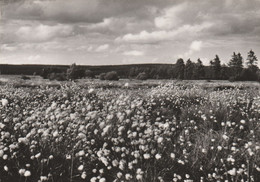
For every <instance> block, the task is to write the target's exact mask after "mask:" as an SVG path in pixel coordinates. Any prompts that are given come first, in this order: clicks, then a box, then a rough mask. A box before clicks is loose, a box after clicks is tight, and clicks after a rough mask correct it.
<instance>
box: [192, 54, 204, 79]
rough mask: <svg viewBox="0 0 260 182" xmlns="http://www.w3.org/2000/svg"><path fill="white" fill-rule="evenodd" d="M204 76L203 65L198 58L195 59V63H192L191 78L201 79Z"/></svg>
mask: <svg viewBox="0 0 260 182" xmlns="http://www.w3.org/2000/svg"><path fill="white" fill-rule="evenodd" d="M204 77H205V70H204V65H203V63H202V61H201V60H200V58H199V59H198V60H197V63H196V64H194V69H193V76H192V79H202V78H204Z"/></svg>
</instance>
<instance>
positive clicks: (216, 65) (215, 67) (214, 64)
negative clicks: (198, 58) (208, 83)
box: [210, 55, 221, 80]
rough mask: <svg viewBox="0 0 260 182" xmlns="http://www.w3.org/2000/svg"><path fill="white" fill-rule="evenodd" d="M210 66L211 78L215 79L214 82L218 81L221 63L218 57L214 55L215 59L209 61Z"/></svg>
mask: <svg viewBox="0 0 260 182" xmlns="http://www.w3.org/2000/svg"><path fill="white" fill-rule="evenodd" d="M210 66H211V70H212V75H211V78H212V79H216V80H217V79H220V72H221V61H220V59H219V57H218V55H216V57H215V58H214V59H213V60H211V61H210Z"/></svg>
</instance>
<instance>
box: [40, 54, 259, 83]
mask: <svg viewBox="0 0 260 182" xmlns="http://www.w3.org/2000/svg"><path fill="white" fill-rule="evenodd" d="M257 62H258V59H257V57H256V55H255V53H254V51H253V50H250V51H249V52H248V54H247V58H246V59H245V60H244V58H243V57H242V55H241V53H235V52H234V53H233V54H232V56H231V59H230V60H229V62H228V64H222V62H221V59H220V58H219V56H218V55H216V56H215V58H214V59H212V60H211V61H210V65H209V66H205V65H203V62H202V61H201V60H200V59H198V60H197V61H196V62H193V61H192V60H191V59H188V60H187V61H186V63H185V61H184V60H183V59H182V58H179V59H178V60H177V62H176V64H172V65H170V64H167V65H163V64H161V65H158V66H151V65H150V66H140V65H132V66H130V67H129V69H128V71H122V70H121V71H120V70H119V69H118V68H117V69H118V70H116V71H115V70H110V71H108V72H105V73H98V74H97V72H96V71H93V70H91V69H84V68H82V67H79V66H77V65H76V64H72V65H71V66H70V67H69V68H68V69H67V70H66V71H65V72H64V70H59V69H57V68H55V67H54V68H45V69H43V71H42V74H41V76H42V77H43V78H49V79H57V80H75V79H80V78H83V77H87V78H100V79H101V80H118V79H119V78H129V79H139V80H146V79H180V80H202V79H209V80H230V81H260V70H259V68H258V66H257ZM115 67H116V66H115ZM111 69H112V68H111Z"/></svg>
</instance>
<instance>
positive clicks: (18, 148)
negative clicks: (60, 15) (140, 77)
mask: <svg viewBox="0 0 260 182" xmlns="http://www.w3.org/2000/svg"><path fill="white" fill-rule="evenodd" d="M1 81H2V82H3V84H2V85H0V99H2V100H1V103H0V117H1V119H0V131H1V138H0V174H1V175H0V180H2V181H27V182H29V181H38V180H40V181H43V179H46V180H45V181H55V182H56V181H65V182H66V181H75V182H76V181H131V182H132V181H133V182H139V181H140V182H148V181H149V182H150V181H151V182H157V181H160V182H162V181H165V182H168V181H185V180H186V181H194V182H196V181H225V180H227V181H241V182H242V181H253V180H254V181H259V180H260V178H259V176H260V157H259V156H260V143H259V141H260V123H259V120H260V112H259V111H260V91H259V83H255V82H243V83H242V82H239V83H229V82H225V81H211V82H207V81H204V80H200V81H177V80H146V81H137V80H119V81H111V82H108V81H100V80H87V79H82V80H79V81H77V82H57V81H48V80H43V79H41V78H39V77H31V79H30V80H22V79H21V78H20V77H19V76H1ZM126 83H128V85H126ZM6 100H7V102H6ZM21 171H27V173H26V174H29V173H28V172H30V174H31V175H29V176H26V175H25V173H23V172H21ZM41 179H42V180H41Z"/></svg>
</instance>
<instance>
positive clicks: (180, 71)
mask: <svg viewBox="0 0 260 182" xmlns="http://www.w3.org/2000/svg"><path fill="white" fill-rule="evenodd" d="M184 68H185V64H184V61H183V59H182V58H179V59H178V60H177V63H176V67H175V73H176V78H178V79H183V78H184Z"/></svg>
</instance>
